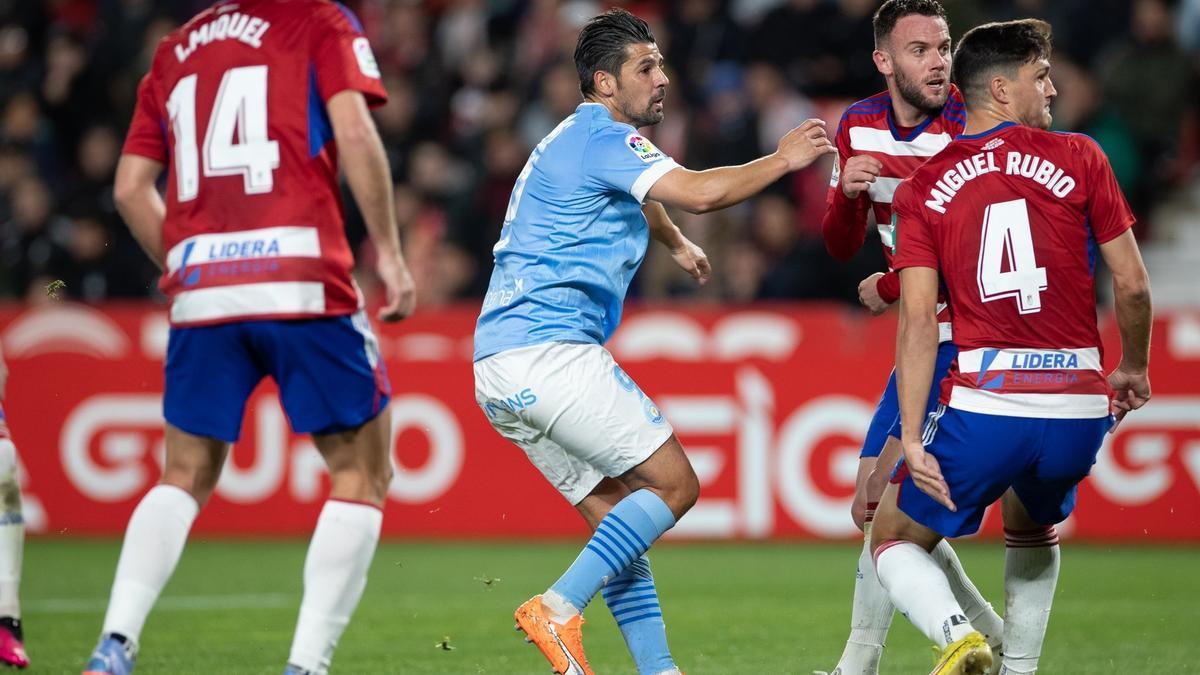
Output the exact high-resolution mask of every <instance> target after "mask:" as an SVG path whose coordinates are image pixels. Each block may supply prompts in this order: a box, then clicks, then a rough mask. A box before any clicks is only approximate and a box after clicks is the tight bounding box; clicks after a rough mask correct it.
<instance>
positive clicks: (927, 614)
mask: <svg viewBox="0 0 1200 675" xmlns="http://www.w3.org/2000/svg"><path fill="white" fill-rule="evenodd" d="M875 570H876V573H877V574H878V575H879V582H880V583H881V584H883V587H884V588H886V589H887V591H888V595H889V596H890V597H891V599H892V603H893V604H895V605H896V609H898V610H900V611H901V612H902V613H903V614H904V616H906V617H908V620H909V621H911V622H912V624H913V625H914V626H916V627H917V629H918V630H920V631H921V632H922V633H924V634H925V635H926V637H928V638H929V639H930V640H933V641H934V642H935V643H937V645H938V646H939V647H942V648H945V647H946V645H948V644H950V643H951V642H954V641H955V640H958V639H960V638H962V637H963V636H965V635H967V634H968V633H970V632H971V630H972V629H971V624H969V623H968V622H967V617H966V616H965V615H964V614H963V610H962V607H960V606H959V604H958V601H957V600H955V599H954V593H952V592H951V591H950V583H949V582H948V581H946V574H945V573H944V572H943V571H942V568H941V566H939V565H938V564H937V563H936V562H934V560H933V557H932V556H930V555H929V554H928V553H926V552H925V549H923V548H921V547H920V546H917V545H916V544H914V543H912V542H908V541H889V542H885V543H884V544H883V545H882V546H880V547H879V550H878V552H877V553H876V554H875Z"/></svg>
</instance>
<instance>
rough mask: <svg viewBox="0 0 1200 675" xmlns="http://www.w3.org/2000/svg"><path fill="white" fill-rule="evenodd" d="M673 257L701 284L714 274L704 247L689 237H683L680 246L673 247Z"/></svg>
mask: <svg viewBox="0 0 1200 675" xmlns="http://www.w3.org/2000/svg"><path fill="white" fill-rule="evenodd" d="M671 257H672V258H674V259H675V263H676V264H678V265H679V266H680V267H682V268H683V271H684V272H687V273H688V274H690V275H691V276H692V278H693V279H695V280H696V281H697V282H699V283H700V285H701V286H703V285H704V282H706V281H708V278H709V277H710V276H712V265H710V264H709V262H708V256H707V255H706V254H705V253H704V249H702V248H700V247H699V246H697V245H695V244H693V243H692V242H691V240H689V239H688V238H687V237H683V243H682V244H681V245H680V246H678V247H676V248H673V249H671Z"/></svg>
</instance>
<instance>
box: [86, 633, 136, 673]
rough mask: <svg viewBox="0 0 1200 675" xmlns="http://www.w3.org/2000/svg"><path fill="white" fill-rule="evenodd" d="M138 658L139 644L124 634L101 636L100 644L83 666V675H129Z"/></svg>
mask: <svg viewBox="0 0 1200 675" xmlns="http://www.w3.org/2000/svg"><path fill="white" fill-rule="evenodd" d="M136 658H137V646H136V645H134V644H133V642H132V641H131V640H128V639H126V638H125V637H124V636H122V635H117V634H116V633H109V634H107V635H101V636H100V644H97V645H96V648H95V649H94V650H92V656H91V658H89V659H88V662H87V665H86V666H84V667H83V675H129V674H130V673H132V672H133V662H134V660H135V659H136Z"/></svg>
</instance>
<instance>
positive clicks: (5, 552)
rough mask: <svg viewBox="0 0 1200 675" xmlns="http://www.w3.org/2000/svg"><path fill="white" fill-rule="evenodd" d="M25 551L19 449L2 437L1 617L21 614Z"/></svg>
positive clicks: (0, 442)
mask: <svg viewBox="0 0 1200 675" xmlns="http://www.w3.org/2000/svg"><path fill="white" fill-rule="evenodd" d="M24 552H25V519H24V518H23V517H22V516H21V486H20V484H18V483H17V449H16V447H15V446H14V445H13V443H12V441H11V440H9V439H7V438H0V617H3V616H11V617H12V618H14V619H19V618H21V600H20V592H19V591H20V588H21V558H22V557H23V554H24Z"/></svg>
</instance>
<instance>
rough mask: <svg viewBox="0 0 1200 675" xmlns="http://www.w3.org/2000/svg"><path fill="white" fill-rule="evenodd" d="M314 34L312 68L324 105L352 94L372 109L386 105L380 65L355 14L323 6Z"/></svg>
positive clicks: (331, 6) (340, 6)
mask: <svg viewBox="0 0 1200 675" xmlns="http://www.w3.org/2000/svg"><path fill="white" fill-rule="evenodd" d="M313 31H314V33H313V47H312V50H313V53H312V64H313V68H314V70H315V72H316V80H317V92H318V93H319V94H320V96H321V100H322V101H324V102H328V101H329V99H330V98H333V96H334V95H335V94H337V93H339V92H343V91H346V90H353V91H357V92H361V93H362V94H363V95H364V96H365V97H366V99H367V105H369V106H371V107H372V108H374V107H376V106H380V105H383V104H384V103H387V90H386V89H384V88H383V82H382V80H381V79H380V73H379V64H378V63H377V62H376V61H375V54H374V53H373V52H372V51H371V44H370V43H369V42H368V41H367V36H365V35H363V30H362V24H361V23H359V21H358V17H356V16H355V15H354V13H353V12H351V11H350V10H349V9H347V8H346V7H345V6H344V5H342V4H341V3H332V4H330V5H326V6H323V7H321V9H320V11H319V12H317V13H316V16H315V17H314V26H313Z"/></svg>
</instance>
